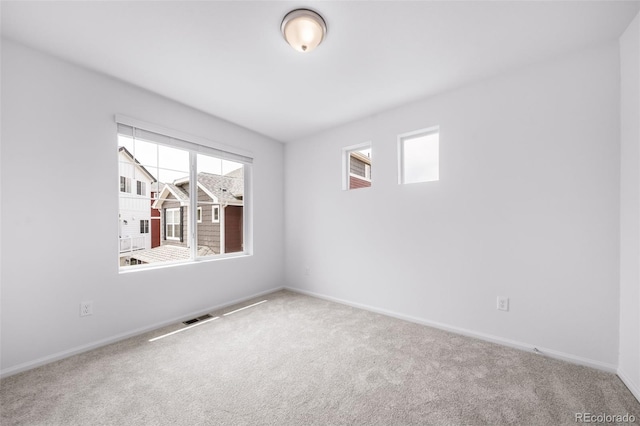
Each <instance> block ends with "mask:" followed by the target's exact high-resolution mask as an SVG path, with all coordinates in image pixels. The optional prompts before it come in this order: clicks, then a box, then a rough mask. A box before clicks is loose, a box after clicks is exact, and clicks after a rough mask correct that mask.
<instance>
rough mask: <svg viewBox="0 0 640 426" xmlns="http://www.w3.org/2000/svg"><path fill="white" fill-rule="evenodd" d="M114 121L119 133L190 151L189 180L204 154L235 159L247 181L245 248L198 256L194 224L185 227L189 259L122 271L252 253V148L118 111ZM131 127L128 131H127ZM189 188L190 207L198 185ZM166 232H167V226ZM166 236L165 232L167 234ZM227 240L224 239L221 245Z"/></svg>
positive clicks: (191, 212)
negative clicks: (240, 165)
mask: <svg viewBox="0 0 640 426" xmlns="http://www.w3.org/2000/svg"><path fill="white" fill-rule="evenodd" d="M115 122H116V124H117V126H118V132H117V133H118V134H122V135H125V136H128V135H131V134H132V133H128V132H129V131H132V132H133V134H134V135H144V134H145V133H146V134H147V135H151V137H152V139H149V140H152V141H153V142H154V143H156V144H158V145H165V146H169V147H173V148H177V149H182V150H186V151H188V152H189V159H190V160H189V163H190V181H192V182H196V181H197V159H196V157H197V155H198V154H199V153H200V154H204V155H208V156H212V157H216V158H220V159H222V160H228V161H233V162H236V163H240V164H242V165H243V182H244V191H243V193H244V197H243V204H242V205H243V224H242V225H243V232H242V235H243V245H242V247H243V250H242V251H240V252H233V253H224V254H218V255H215V256H206V257H199V256H198V255H197V237H196V235H197V226H191V227H190V228H191V229H187V230H186V235H184V241H185V243H186V244H187V247H190V249H191V256H190V258H189V260H181V261H175V262H166V263H164V262H163V263H162V264H153V263H152V264H145V265H142V266H136V267H135V268H129V267H127V268H122V267H120V269H119V270H120V272H121V273H129V272H135V271H140V270H147V269H158V268H165V267H171V266H179V265H190V264H193V263H197V262H208V261H220V260H224V259H228V258H238V257H245V256H251V255H253V247H254V246H253V193H252V190H253V167H252V164H253V154H252V153H251V152H249V151H245V150H243V149H241V148H237V147H235V146H230V145H226V144H223V143H219V142H216V141H212V140H209V139H205V138H201V137H199V136H194V135H190V134H187V133H184V132H181V131H178V130H174V129H169V128H166V127H163V126H159V125H156V124H153V123H148V122H144V121H141V120H138V119H135V118H131V117H127V116H124V115H120V114H116V116H115ZM127 129H128V130H127ZM121 130H123V131H121ZM190 188H192V189H191V190H190V194H189V196H190V202H189V205H190V206H196V205H197V198H198V193H197V188H198V186H197V185H191V186H190ZM218 207H219V210H218V211H219V215H218V218H219V219H218V221H219V222H222V221H223V220H224V211H223V209H222V208H220V207H221V206H218ZM186 214H187V215H188V217H189V219H188V220H187V224H189V223H195V222H196V210H195V209H188V210H187V213H186ZM164 228H165V229H164V230H163V232H166V225H165V227H164ZM165 238H166V234H165ZM174 238H175V240H178V241H179V240H180V236H179V234H178V237H177V238H176V237H174ZM223 244H224V241H221V245H223Z"/></svg>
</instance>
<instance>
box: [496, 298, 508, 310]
mask: <svg viewBox="0 0 640 426" xmlns="http://www.w3.org/2000/svg"><path fill="white" fill-rule="evenodd" d="M497 308H498V310H499V311H508V310H509V298H508V297H501V296H498V306H497Z"/></svg>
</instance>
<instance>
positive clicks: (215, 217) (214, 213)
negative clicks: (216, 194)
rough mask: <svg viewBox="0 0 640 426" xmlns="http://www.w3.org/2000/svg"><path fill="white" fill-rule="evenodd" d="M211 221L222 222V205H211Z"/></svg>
mask: <svg viewBox="0 0 640 426" xmlns="http://www.w3.org/2000/svg"><path fill="white" fill-rule="evenodd" d="M211 222H212V223H220V205H219V204H215V205H212V206H211Z"/></svg>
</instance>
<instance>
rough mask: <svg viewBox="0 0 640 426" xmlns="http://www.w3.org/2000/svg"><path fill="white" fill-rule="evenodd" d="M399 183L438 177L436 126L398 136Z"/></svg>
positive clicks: (416, 181) (438, 149) (438, 134)
mask: <svg viewBox="0 0 640 426" xmlns="http://www.w3.org/2000/svg"><path fill="white" fill-rule="evenodd" d="M398 157H399V176H398V182H399V183H400V184H407V183H418V182H432V181H437V180H439V179H440V133H439V129H438V128H437V127H434V128H430V129H426V130H419V131H417V132H411V133H405V134H403V135H400V136H398Z"/></svg>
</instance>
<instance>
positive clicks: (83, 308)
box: [80, 301, 93, 317]
mask: <svg viewBox="0 0 640 426" xmlns="http://www.w3.org/2000/svg"><path fill="white" fill-rule="evenodd" d="M87 315H93V302H91V301H89V302H80V316H81V317H84V316H87Z"/></svg>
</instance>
